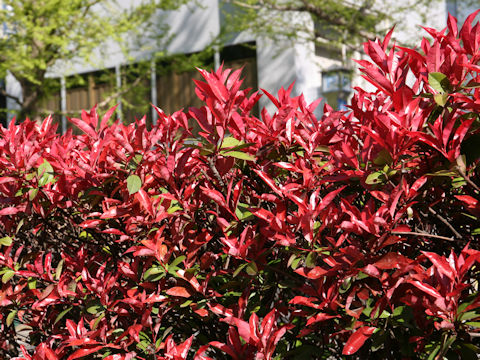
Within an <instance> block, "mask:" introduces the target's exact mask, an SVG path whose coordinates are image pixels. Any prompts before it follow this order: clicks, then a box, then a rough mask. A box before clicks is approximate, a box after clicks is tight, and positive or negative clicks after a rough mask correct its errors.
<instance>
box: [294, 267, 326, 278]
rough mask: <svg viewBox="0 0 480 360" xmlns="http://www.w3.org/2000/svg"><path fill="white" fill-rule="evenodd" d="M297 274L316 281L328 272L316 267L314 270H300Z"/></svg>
mask: <svg viewBox="0 0 480 360" xmlns="http://www.w3.org/2000/svg"><path fill="white" fill-rule="evenodd" d="M295 272H296V273H297V274H299V275H302V276H305V277H306V278H308V279H312V280H316V279H319V278H321V277H322V276H323V275H325V274H326V273H327V272H328V271H327V270H324V269H322V268H321V267H320V266H315V267H314V268H313V269H311V270H310V269H308V270H306V268H298V269H297V270H295Z"/></svg>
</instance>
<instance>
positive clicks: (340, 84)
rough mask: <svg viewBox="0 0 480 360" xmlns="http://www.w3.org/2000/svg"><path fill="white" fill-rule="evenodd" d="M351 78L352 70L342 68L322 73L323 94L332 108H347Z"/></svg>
mask: <svg viewBox="0 0 480 360" xmlns="http://www.w3.org/2000/svg"><path fill="white" fill-rule="evenodd" d="M351 78H352V72H351V71H350V70H347V69H342V68H341V69H337V70H330V71H324V72H323V73H322V96H323V97H324V99H325V100H326V102H327V104H329V105H330V106H331V107H332V108H334V109H338V110H346V105H347V101H348V98H349V96H350V91H351V85H350V83H351Z"/></svg>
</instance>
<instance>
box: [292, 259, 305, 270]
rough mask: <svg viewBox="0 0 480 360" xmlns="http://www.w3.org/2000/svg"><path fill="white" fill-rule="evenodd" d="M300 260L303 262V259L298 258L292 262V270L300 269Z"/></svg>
mask: <svg viewBox="0 0 480 360" xmlns="http://www.w3.org/2000/svg"><path fill="white" fill-rule="evenodd" d="M300 260H302V258H301V257H298V258H296V259H294V260H293V261H292V265H291V268H292V269H293V270H295V269H296V268H298V265H299V264H300Z"/></svg>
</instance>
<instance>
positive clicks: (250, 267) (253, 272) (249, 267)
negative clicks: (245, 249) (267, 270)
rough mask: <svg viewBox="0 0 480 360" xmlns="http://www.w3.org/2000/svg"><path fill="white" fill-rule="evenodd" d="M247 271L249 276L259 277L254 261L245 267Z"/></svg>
mask: <svg viewBox="0 0 480 360" xmlns="http://www.w3.org/2000/svg"><path fill="white" fill-rule="evenodd" d="M245 271H246V272H247V274H248V275H251V276H254V275H257V274H258V268H257V264H255V262H253V261H252V262H251V263H249V264H248V265H247V266H246V267H245Z"/></svg>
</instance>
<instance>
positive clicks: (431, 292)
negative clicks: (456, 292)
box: [408, 280, 442, 298]
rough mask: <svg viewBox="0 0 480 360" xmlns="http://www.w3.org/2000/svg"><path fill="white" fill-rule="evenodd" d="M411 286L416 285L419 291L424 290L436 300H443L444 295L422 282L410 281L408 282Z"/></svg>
mask: <svg viewBox="0 0 480 360" xmlns="http://www.w3.org/2000/svg"><path fill="white" fill-rule="evenodd" d="M408 282H409V283H410V284H412V285H414V286H415V287H417V288H418V289H420V290H422V291H423V292H424V293H426V294H428V295H431V296H433V297H435V298H441V297H442V295H441V294H440V293H439V292H438V291H437V290H436V289H435V288H433V287H432V286H430V285H428V284H425V283H423V282H420V281H418V280H409V281H408Z"/></svg>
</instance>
